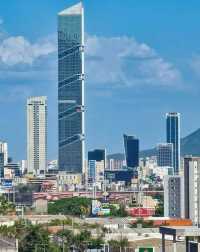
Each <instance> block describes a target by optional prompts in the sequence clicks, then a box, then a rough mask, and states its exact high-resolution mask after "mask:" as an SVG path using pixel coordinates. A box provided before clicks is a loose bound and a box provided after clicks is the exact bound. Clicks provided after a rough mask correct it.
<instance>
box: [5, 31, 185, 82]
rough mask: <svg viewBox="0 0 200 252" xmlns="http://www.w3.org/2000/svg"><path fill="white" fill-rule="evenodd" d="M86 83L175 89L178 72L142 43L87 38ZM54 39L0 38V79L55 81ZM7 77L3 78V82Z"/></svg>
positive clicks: (178, 76)
mask: <svg viewBox="0 0 200 252" xmlns="http://www.w3.org/2000/svg"><path fill="white" fill-rule="evenodd" d="M85 48H86V64H85V68H86V81H87V82H88V83H91V84H94V85H98V84H104V85H108V86H110V87H126V86H127V87H128V86H135V85H140V86H142V85H160V86H169V85H173V86H178V85H179V84H180V82H181V74H180V72H179V71H178V70H177V69H176V68H175V67H174V66H173V64H172V63H170V62H168V61H166V60H164V59H163V58H162V57H161V56H159V55H158V53H157V52H156V51H155V50H154V49H153V48H151V47H150V46H148V45H147V44H145V43H139V42H138V41H136V40H135V39H134V38H130V37H125V36H124V37H110V38H107V37H97V36H87V38H86V46H85ZM56 51H57V42H56V35H53V36H49V37H47V38H45V39H40V40H38V41H36V42H34V43H31V42H30V41H29V40H28V39H26V38H24V37H23V36H16V37H14V36H8V35H6V37H3V38H2V39H1V38H0V73H1V76H0V79H4V80H5V79H7V80H9V79H15V78H16V79H20V80H23V79H24V80H27V79H28V78H29V79H30V80H36V81H38V80H39V79H41V80H42V81H45V78H46V80H47V81H48V80H54V81H56V79H57V56H56V54H55V52H56ZM5 77H6V78H5Z"/></svg>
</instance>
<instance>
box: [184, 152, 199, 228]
mask: <svg viewBox="0 0 200 252" xmlns="http://www.w3.org/2000/svg"><path fill="white" fill-rule="evenodd" d="M184 188H185V218H188V219H191V220H192V222H193V225H195V226H197V225H199V224H200V191H199V190H200V157H185V158H184Z"/></svg>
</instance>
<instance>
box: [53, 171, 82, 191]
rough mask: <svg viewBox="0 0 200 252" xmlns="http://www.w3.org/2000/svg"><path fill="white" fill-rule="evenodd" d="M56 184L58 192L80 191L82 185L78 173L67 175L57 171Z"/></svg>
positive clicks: (80, 176)
mask: <svg viewBox="0 0 200 252" xmlns="http://www.w3.org/2000/svg"><path fill="white" fill-rule="evenodd" d="M57 184H58V190H59V191H66V190H69V191H70V190H71V191H75V190H76V189H80V188H81V185H82V175H81V174H80V173H67V172H65V171H59V173H58V174H57Z"/></svg>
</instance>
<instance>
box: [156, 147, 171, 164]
mask: <svg viewBox="0 0 200 252" xmlns="http://www.w3.org/2000/svg"><path fill="white" fill-rule="evenodd" d="M157 163H158V166H160V167H173V144H171V143H162V144H158V146H157Z"/></svg>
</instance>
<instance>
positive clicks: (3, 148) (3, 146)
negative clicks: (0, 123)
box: [0, 141, 8, 165]
mask: <svg viewBox="0 0 200 252" xmlns="http://www.w3.org/2000/svg"><path fill="white" fill-rule="evenodd" d="M0 153H3V156H4V158H3V159H4V165H7V163H8V144H7V143H6V142H4V141H0Z"/></svg>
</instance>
